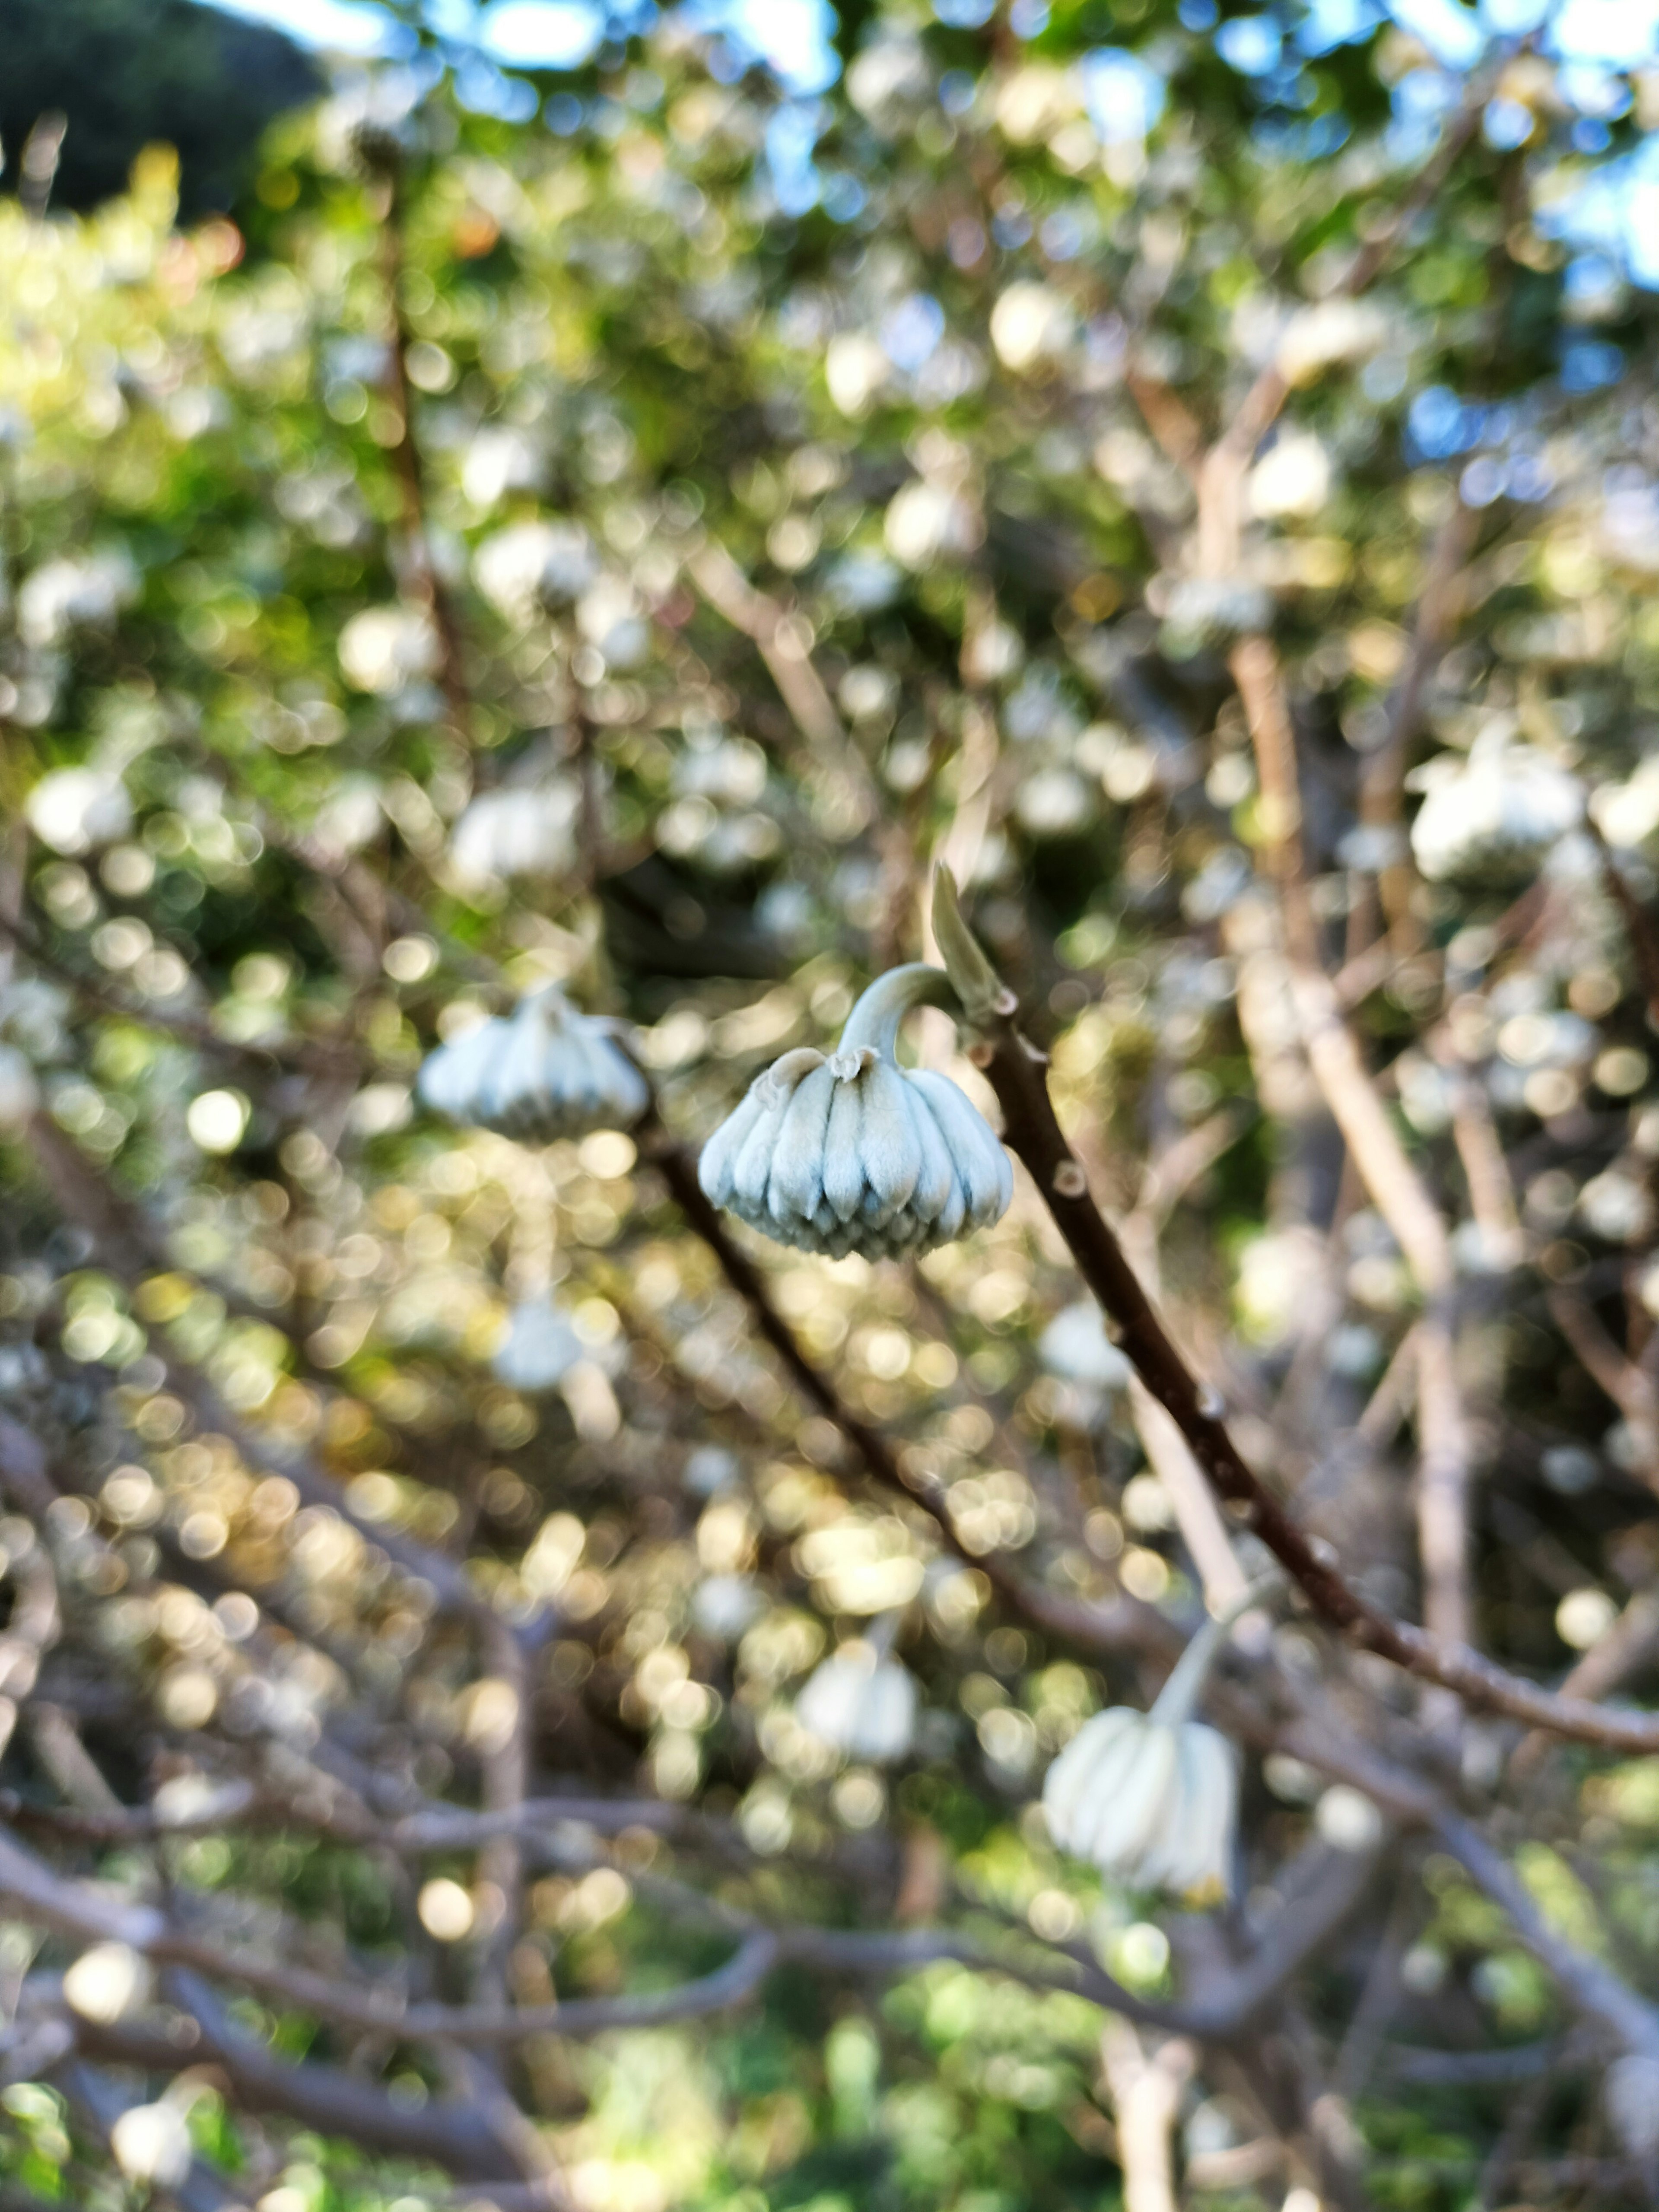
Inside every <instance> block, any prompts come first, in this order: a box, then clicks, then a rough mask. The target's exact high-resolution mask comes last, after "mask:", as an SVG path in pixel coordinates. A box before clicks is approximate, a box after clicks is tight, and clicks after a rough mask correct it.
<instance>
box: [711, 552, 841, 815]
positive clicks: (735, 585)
mask: <svg viewBox="0 0 1659 2212" xmlns="http://www.w3.org/2000/svg"><path fill="white" fill-rule="evenodd" d="M686 573H687V574H689V575H690V579H691V580H692V582H693V583H694V584H695V585H696V587H697V589H698V590H699V591H700V592H702V595H703V597H704V599H707V600H708V604H709V605H710V606H711V607H713V608H714V611H715V613H716V614H718V615H720V616H722V617H724V618H725V619H726V621H727V622H728V623H731V625H732V629H736V630H740V631H741V632H742V633H743V635H744V636H745V637H746V638H749V639H750V641H752V642H753V644H754V645H755V647H757V650H758V652H759V653H760V657H761V659H763V661H764V662H765V663H766V665H767V667H768V669H769V671H770V672H771V677H772V681H773V682H774V683H775V684H776V685H777V687H778V690H779V692H780V694H781V696H782V699H783V703H784V705H785V706H786V707H787V708H788V709H789V712H790V713H791V714H792V715H793V717H794V719H795V721H796V723H797V725H798V726H799V729H800V732H801V734H802V735H803V736H804V737H805V738H808V739H809V740H810V741H811V743H812V744H817V745H823V747H825V748H826V749H827V750H831V751H833V752H835V753H836V755H837V756H839V757H841V758H842V760H843V762H845V763H848V764H851V763H856V773H857V775H858V778H859V781H860V785H861V787H863V788H864V789H865V791H866V793H872V785H871V781H870V773H869V769H868V768H867V767H866V763H865V760H864V756H863V755H862V754H861V753H860V751H859V750H858V749H857V747H856V746H855V745H854V743H853V741H852V739H851V738H849V737H848V734H847V732H846V729H845V727H844V726H843V725H842V719H841V716H840V715H839V714H837V713H836V706H835V702H834V701H833V700H832V699H831V698H830V696H829V692H828V691H827V690H825V689H824V685H823V678H822V677H821V676H820V675H819V674H818V671H817V669H816V668H815V667H814V666H813V665H812V660H811V654H810V653H809V652H808V651H807V650H806V649H805V647H803V646H802V644H801V643H800V641H799V634H798V632H797V630H796V629H795V628H794V627H793V624H794V623H795V622H796V621H797V620H798V619H799V617H793V616H792V615H790V614H789V613H788V612H787V610H786V609H784V608H783V607H781V606H780V605H778V602H777V601H776V600H775V599H772V598H770V597H769V595H768V594H767V593H766V592H759V591H757V590H756V588H755V586H753V585H752V584H751V583H750V580H749V579H748V578H747V577H746V576H745V575H744V573H743V571H742V569H741V568H738V564H737V562H735V561H734V560H733V559H732V556H731V555H730V554H729V553H728V552H727V551H726V548H725V547H724V546H723V545H721V544H719V543H718V542H717V541H716V540H715V539H714V538H708V539H707V540H706V541H705V542H704V543H703V544H702V546H700V547H699V549H698V550H697V551H696V553H695V554H693V555H692V556H691V558H690V561H689V562H687V563H686Z"/></svg>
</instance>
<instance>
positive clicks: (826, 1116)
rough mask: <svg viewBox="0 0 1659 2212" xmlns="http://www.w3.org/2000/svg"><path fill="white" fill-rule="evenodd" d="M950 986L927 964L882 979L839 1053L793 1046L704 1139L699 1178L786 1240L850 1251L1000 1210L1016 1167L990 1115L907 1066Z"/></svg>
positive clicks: (885, 1248) (752, 1221) (993, 1216)
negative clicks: (910, 1023)
mask: <svg viewBox="0 0 1659 2212" xmlns="http://www.w3.org/2000/svg"><path fill="white" fill-rule="evenodd" d="M949 998H950V983H949V981H948V979H947V978H946V977H945V975H944V974H943V973H942V972H941V971H940V970H939V969H937V968H932V967H928V966H927V965H925V964H924V963H920V962H916V963H912V964H911V965H909V966H908V967H903V968H895V969H892V970H890V973H889V974H887V975H883V976H881V977H880V978H879V979H878V981H876V982H874V983H872V985H871V986H870V987H869V989H868V990H867V991H866V993H865V994H864V996H863V997H862V998H861V999H860V1000H859V1002H858V1004H857V1005H856V1006H854V1009H853V1011H852V1012H851V1014H850V1015H849V1016H848V1022H847V1026H846V1028H845V1029H844V1030H842V1039H841V1043H840V1045H839V1047H838V1048H837V1049H836V1051H835V1052H834V1053H832V1054H830V1055H829V1057H828V1058H827V1059H826V1058H825V1056H824V1054H823V1053H821V1052H817V1051H814V1050H813V1049H812V1048H811V1046H802V1047H800V1048H799V1049H798V1050H796V1051H794V1052H787V1053H785V1054H784V1055H783V1057H782V1058H781V1060H775V1061H774V1062H773V1064H772V1066H770V1067H769V1068H768V1069H767V1070H766V1071H765V1073H763V1074H762V1075H760V1076H758V1077H757V1079H756V1080H755V1081H754V1082H753V1083H752V1084H750V1086H749V1091H748V1094H747V1096H746V1097H744V1100H743V1102H742V1103H741V1104H740V1105H739V1106H738V1108H737V1109H736V1110H735V1112H733V1113H732V1114H731V1115H728V1117H727V1118H726V1121H723V1122H722V1123H721V1124H720V1127H719V1128H718V1129H716V1130H715V1132H714V1135H713V1136H712V1137H711V1138H710V1139H708V1144H707V1145H706V1146H704V1148H703V1153H702V1159H701V1160H700V1161H699V1163H698V1166H697V1180H698V1182H700V1183H701V1184H702V1188H703V1192H704V1194H705V1195H706V1196H707V1197H708V1199H709V1200H711V1201H712V1202H713V1203H714V1205H716V1206H726V1207H728V1208H729V1209H730V1210H731V1212H733V1213H735V1214H737V1215H738V1218H739V1219H741V1220H744V1221H746V1222H748V1223H749V1225H750V1227H751V1228H755V1229H758V1230H760V1231H763V1234H765V1235H766V1236H768V1237H775V1238H776V1239H777V1241H778V1242H779V1243H781V1244H793V1245H796V1246H797V1247H799V1249H800V1250H802V1251H804V1252H823V1253H827V1254H828V1255H829V1257H830V1258H832V1259H836V1260H839V1259H842V1258H844V1257H845V1256H846V1255H847V1254H848V1253H849V1252H857V1253H859V1254H860V1255H862V1256H863V1257H864V1258H865V1259H866V1260H881V1259H890V1258H894V1257H896V1255H899V1254H901V1253H905V1252H929V1251H932V1250H933V1247H934V1246H935V1245H938V1244H946V1243H950V1241H951V1238H952V1237H959V1236H961V1235H962V1234H963V1231H964V1230H969V1229H981V1228H986V1227H988V1226H989V1225H990V1224H991V1223H992V1222H994V1221H997V1220H1000V1218H1001V1217H1002V1215H1003V1213H1004V1212H1006V1209H1007V1206H1008V1201H1009V1200H1010V1199H1011V1198H1012V1196H1013V1190H1014V1180H1013V1170H1012V1167H1011V1166H1010V1164H1009V1161H1008V1156H1007V1154H1006V1152H1004V1151H1003V1149H1002V1146H1000V1144H999V1143H998V1141H997V1139H996V1136H995V1134H994V1132H993V1131H992V1129H991V1127H990V1124H989V1123H988V1122H987V1121H986V1120H985V1119H984V1117H983V1116H982V1115H981V1114H980V1112H979V1110H978V1109H977V1108H976V1107H975V1106H974V1105H973V1104H972V1103H970V1102H969V1099H968V1097H967V1096H966V1094H965V1093H964V1092H963V1091H960V1090H959V1089H958V1088H957V1085H955V1084H954V1083H952V1082H951V1079H950V1078H949V1077H948V1076H945V1075H939V1074H935V1073H933V1072H932V1071H931V1070H930V1069H927V1068H920V1067H916V1068H907V1067H901V1066H899V1064H898V1061H897V1060H896V1058H895V1056H894V1048H895V1046H896V1042H897V1040H898V1026H899V1023H900V1022H901V1021H902V1018H903V1017H904V1016H905V1014H907V1013H908V1012H909V1010H910V1008H911V1007H912V1006H921V1005H923V1004H924V1003H932V1004H935V1005H937V1004H940V1003H949Z"/></svg>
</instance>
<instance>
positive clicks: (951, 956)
mask: <svg viewBox="0 0 1659 2212" xmlns="http://www.w3.org/2000/svg"><path fill="white" fill-rule="evenodd" d="M933 934H934V936H935V937H936V938H937V939H939V956H940V957H941V958H942V959H943V961H944V963H945V974H946V975H948V976H949V977H950V978H951V982H952V983H953V984H954V985H955V987H956V994H957V998H959V999H960V1000H961V1001H962V1010H963V1013H964V1014H965V1015H966V1016H967V1018H968V1019H969V1021H970V1022H972V1023H974V1024H976V1025H978V1026H980V1027H983V1025H984V1024H986V1023H987V1022H989V1021H993V1020H996V1019H1004V1020H1006V1018H1007V1017H1008V1016H1009V1015H1010V1014H1012V1012H1014V1011H1015V1008H1016V1007H1017V1006H1018V1003H1019V1002H1018V1000H1017V999H1016V998H1015V996H1014V994H1013V993H1012V991H1011V990H1010V989H1009V988H1008V987H1007V985H1006V983H1005V982H1004V981H1003V980H1002V978H1001V976H1000V975H998V974H997V971H996V969H994V967H992V965H991V963H990V962H989V961H988V960H987V958H986V957H985V955H984V953H983V952H981V950H980V948H979V942H978V940H977V939H976V938H975V935H974V933H973V932H972V931H971V930H970V929H969V927H968V925H967V923H966V922H965V921H963V915H962V902H961V900H960V899H959V897H958V896H957V880H956V878H955V877H954V876H953V875H952V874H951V871H950V870H949V868H947V867H945V866H939V867H938V868H936V869H935V870H934V872H933Z"/></svg>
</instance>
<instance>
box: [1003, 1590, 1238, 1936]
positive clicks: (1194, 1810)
mask: <svg viewBox="0 0 1659 2212" xmlns="http://www.w3.org/2000/svg"><path fill="white" fill-rule="evenodd" d="M1260 1596H1261V1586H1260V1585H1257V1586H1255V1587H1253V1588H1252V1589H1249V1590H1248V1591H1247V1592H1246V1593H1245V1595H1244V1596H1243V1598H1242V1599H1241V1600H1240V1601H1239V1602H1238V1604H1237V1605H1236V1606H1233V1607H1230V1608H1229V1610H1228V1611H1227V1613H1225V1614H1224V1615H1223V1616H1222V1617H1221V1618H1220V1619H1219V1620H1211V1621H1208V1622H1206V1625H1205V1626H1204V1627H1203V1628H1201V1629H1200V1631H1199V1632H1198V1634H1197V1635H1196V1636H1195V1637H1194V1638H1193V1640H1192V1642H1191V1643H1190V1644H1188V1646H1187V1649H1186V1650H1185V1651H1184V1652H1183V1653H1182V1656H1181V1659H1180V1661H1179V1662H1178V1664H1177V1665H1176V1669H1175V1671H1174V1673H1173V1674H1171V1675H1170V1679H1169V1680H1168V1681H1167V1682H1166V1683H1165V1684H1164V1687H1163V1689H1162V1690H1161V1691H1160V1692H1159V1693H1158V1700H1157V1702H1156V1704H1155V1705H1153V1707H1152V1711H1151V1712H1149V1713H1142V1712H1137V1711H1135V1710H1134V1708H1133V1706H1129V1705H1114V1706H1112V1707H1110V1708H1109V1711H1106V1712H1103V1713H1097V1714H1096V1715H1095V1717H1094V1718H1093V1719H1092V1720H1090V1721H1085V1723H1084V1724H1083V1726H1082V1727H1081V1728H1080V1729H1079V1730H1078V1732H1077V1734H1076V1735H1074V1736H1073V1738H1072V1741H1070V1743H1068V1744H1067V1745H1066V1748H1065V1750H1064V1751H1062V1752H1061V1753H1060V1756H1059V1758H1058V1759H1055V1761H1054V1765H1052V1766H1051V1767H1050V1768H1049V1769H1048V1778H1047V1779H1046V1780H1045V1781H1044V1783H1043V1785H1042V1809H1043V1812H1044V1813H1045V1814H1047V1816H1048V1832H1049V1833H1050V1835H1052V1836H1053V1838H1054V1841H1055V1843H1057V1844H1059V1846H1060V1849H1061V1850H1063V1851H1069V1852H1070V1853H1071V1854H1072V1856H1073V1857H1074V1858H1080V1859H1090V1860H1092V1862H1093V1863H1094V1864H1095V1865H1096V1866H1097V1867H1098V1868H1099V1869H1100V1870H1101V1872H1102V1873H1103V1874H1108V1875H1112V1876H1113V1877H1114V1878H1115V1880H1117V1881H1122V1882H1127V1883H1128V1884H1129V1885H1130V1886H1131V1887H1133V1888H1137V1889H1163V1890H1168V1891H1170V1893H1173V1894H1174V1895H1176V1896H1178V1897H1186V1898H1189V1899H1192V1900H1193V1901H1194V1902H1195V1903H1203V1904H1213V1903H1216V1902H1218V1900H1219V1899H1222V1898H1224V1897H1225V1896H1226V1894H1227V1893H1228V1891H1229V1889H1230V1888H1231V1869H1232V1855H1233V1832H1234V1828H1235V1826H1236V1824H1237V1818H1238V1755H1237V1752H1235V1750H1234V1749H1233V1747H1232V1745H1231V1743H1229V1742H1228V1741H1227V1739H1226V1737H1225V1735H1221V1734H1220V1733H1219V1732H1218V1730H1217V1729H1212V1728H1206V1726H1205V1724H1204V1723H1203V1722H1202V1721H1195V1720H1194V1719H1192V1718H1191V1717H1190V1716H1191V1713H1192V1710H1193V1707H1194V1705H1196V1704H1197V1702H1198V1699H1199V1697H1200V1693H1201V1692H1202V1690H1203V1687H1204V1683H1205V1680H1206V1677H1207V1675H1208V1674H1209V1671H1210V1668H1211V1666H1212V1663H1213V1662H1214V1659H1215V1656H1216V1653H1217V1652H1218V1650H1220V1648H1221V1644H1222V1641H1223V1639H1224V1638H1225V1636H1226V1634H1227V1632H1228V1630H1229V1629H1230V1628H1231V1626H1232V1624H1233V1622H1234V1621H1235V1620H1237V1618H1238V1616H1239V1614H1240V1613H1243V1612H1244V1611H1245V1610H1246V1609H1247V1608H1248V1607H1249V1606H1251V1605H1253V1604H1255V1602H1256V1601H1257V1600H1258V1599H1259V1598H1260Z"/></svg>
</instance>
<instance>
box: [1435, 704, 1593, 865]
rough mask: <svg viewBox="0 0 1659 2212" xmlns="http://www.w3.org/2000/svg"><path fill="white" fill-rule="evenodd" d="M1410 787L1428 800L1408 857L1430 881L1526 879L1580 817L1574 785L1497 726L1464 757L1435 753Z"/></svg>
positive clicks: (1531, 748)
mask: <svg viewBox="0 0 1659 2212" xmlns="http://www.w3.org/2000/svg"><path fill="white" fill-rule="evenodd" d="M1413 786H1414V787H1415V788H1417V789H1419V790H1421V791H1423V792H1425V793H1426V796H1425V799H1424V801H1423V804H1422V805H1421V806H1420V807H1419V809H1418V811H1417V817H1416V819H1415V820H1414V821H1413V823H1412V830H1411V839H1412V852H1413V855H1414V856H1415V858H1416V861H1417V865H1418V866H1419V868H1420V869H1421V870H1422V871H1423V873H1424V874H1425V876H1426V877H1428V878H1429V879H1430V881H1431V882H1433V883H1438V882H1441V881H1443V880H1444V879H1446V878H1458V877H1463V878H1471V879H1473V878H1482V879H1484V878H1497V879H1498V880H1500V881H1502V880H1505V879H1509V878H1514V877H1516V876H1521V875H1524V874H1526V873H1527V872H1529V871H1530V870H1532V869H1534V868H1535V867H1536V866H1538V864H1539V862H1540V861H1541V860H1542V859H1543V858H1544V856H1545V854H1547V852H1548V850H1549V848H1551V847H1552V846H1553V845H1554V844H1555V843H1556V842H1557V841H1558V840H1559V839H1561V838H1564V837H1565V836H1567V834H1568V833H1569V831H1571V830H1573V829H1577V826H1578V824H1579V823H1580V822H1581V821H1582V819H1583V811H1584V806H1583V792H1582V790H1581V788H1580V787H1579V784H1578V781H1577V778H1576V777H1574V776H1572V775H1569V774H1568V772H1567V770H1566V769H1564V768H1562V767H1561V766H1560V765H1559V763H1557V762H1555V761H1553V760H1552V759H1551V758H1550V757H1549V755H1548V754H1547V753H1542V752H1540V751H1539V750H1537V749H1536V748H1535V747H1534V746H1532V745H1524V744H1515V743H1513V742H1511V741H1510V738H1509V737H1508V734H1507V732H1506V731H1505V730H1504V728H1503V727H1502V726H1496V727H1493V728H1491V729H1488V730H1486V731H1484V732H1482V733H1481V735H1480V737H1478V738H1476V739H1475V741H1474V745H1473V746H1472V747H1471V748H1470V750H1469V754H1468V758H1467V759H1458V758H1457V757H1455V756H1453V755H1449V754H1444V753H1443V754H1440V755H1439V756H1438V757H1437V758H1435V759H1434V760H1432V761H1430V762H1429V763H1426V765H1425V767H1423V768H1421V769H1418V770H1417V771H1416V773H1415V775H1414V777H1413Z"/></svg>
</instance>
